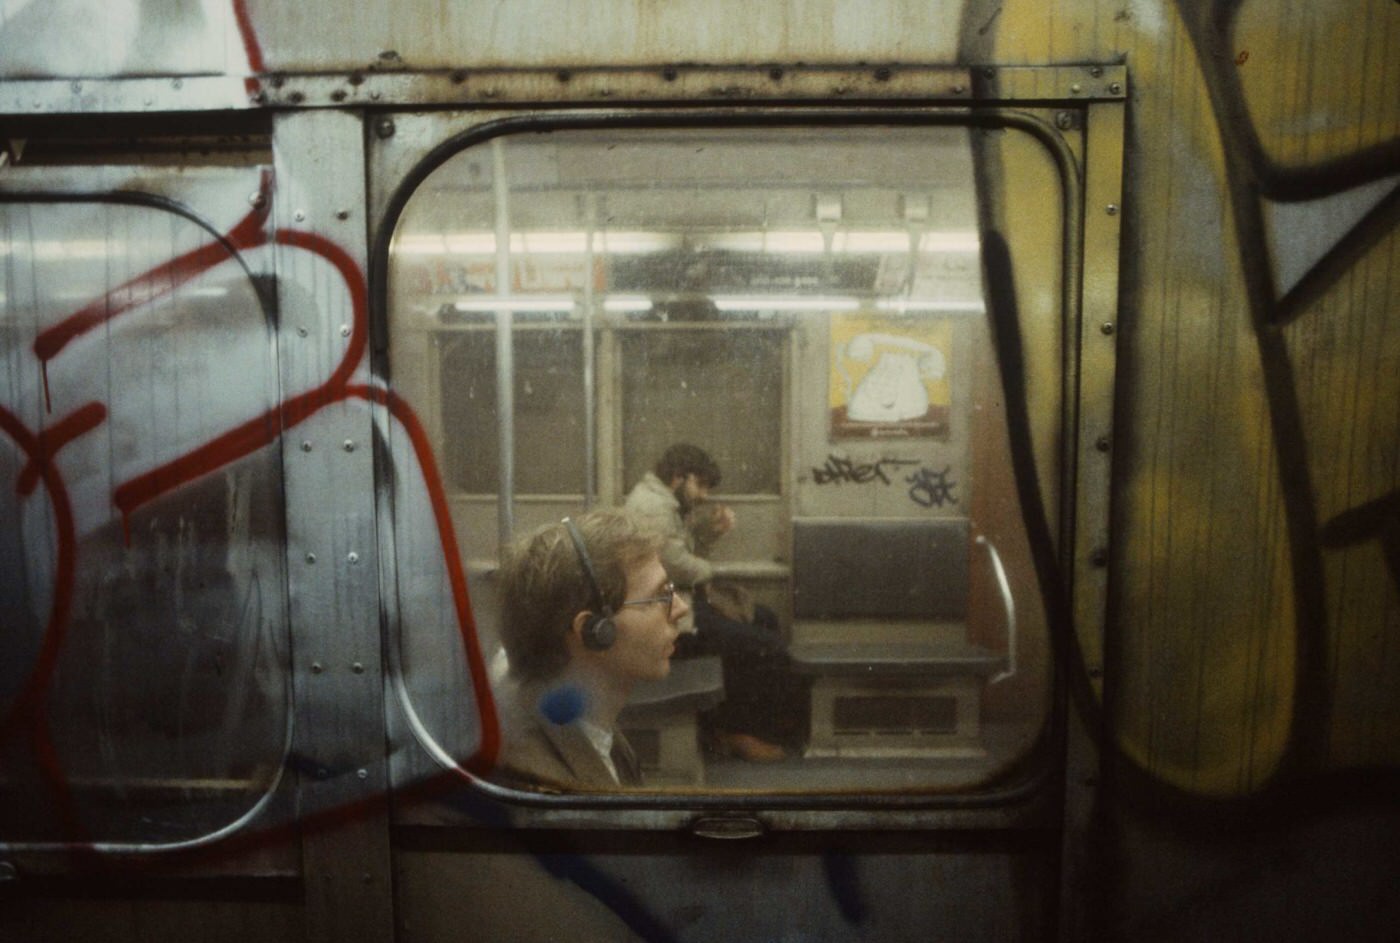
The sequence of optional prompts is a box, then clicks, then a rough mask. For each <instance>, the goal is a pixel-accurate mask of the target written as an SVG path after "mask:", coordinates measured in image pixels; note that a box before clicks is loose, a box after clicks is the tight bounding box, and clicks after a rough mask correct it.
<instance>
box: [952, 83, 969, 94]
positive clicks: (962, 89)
mask: <svg viewBox="0 0 1400 943" xmlns="http://www.w3.org/2000/svg"><path fill="white" fill-rule="evenodd" d="M965 91H967V88H966V87H965V86H962V85H954V86H953V94H954V95H961V94H962V93H963V92H965Z"/></svg>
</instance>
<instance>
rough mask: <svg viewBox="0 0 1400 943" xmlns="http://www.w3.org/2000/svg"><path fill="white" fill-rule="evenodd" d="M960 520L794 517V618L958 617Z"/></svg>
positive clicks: (963, 549) (961, 612)
mask: <svg viewBox="0 0 1400 943" xmlns="http://www.w3.org/2000/svg"><path fill="white" fill-rule="evenodd" d="M967 555H968V521H967V518H937V519H933V520H912V521H911V520H894V519H888V518H850V517H843V518H832V517H822V518H794V519H793V522H792V585H793V615H794V616H795V617H796V618H798V619H843V618H845V619H857V618H889V619H938V620H952V619H962V618H964V617H965V615H966V613H967Z"/></svg>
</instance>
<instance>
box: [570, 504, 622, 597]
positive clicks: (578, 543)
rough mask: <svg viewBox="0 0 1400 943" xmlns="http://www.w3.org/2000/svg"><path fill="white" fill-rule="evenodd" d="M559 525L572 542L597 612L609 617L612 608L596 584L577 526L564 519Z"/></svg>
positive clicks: (595, 573)
mask: <svg viewBox="0 0 1400 943" xmlns="http://www.w3.org/2000/svg"><path fill="white" fill-rule="evenodd" d="M561 523H563V525H564V527H565V529H567V530H568V532H569V539H570V540H571V541H573V544H574V552H575V553H576V554H577V555H578V562H579V563H580V564H582V566H583V575H584V576H586V577H588V585H589V587H590V588H591V589H592V590H593V599H594V601H595V602H596V603H597V604H598V610H599V611H600V612H601V613H602V614H603V615H604V616H611V615H612V614H613V611H612V607H611V606H609V605H608V601H607V599H606V598H604V596H603V587H602V585H601V584H600V583H599V582H598V574H597V572H595V571H594V569H593V561H592V559H590V558H589V556H588V548H587V547H586V546H584V543H583V534H581V533H579V530H578V525H577V524H575V523H574V521H573V518H570V517H566V518H564V520H563V521H562V522H561Z"/></svg>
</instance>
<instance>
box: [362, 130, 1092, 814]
mask: <svg viewBox="0 0 1400 943" xmlns="http://www.w3.org/2000/svg"><path fill="white" fill-rule="evenodd" d="M979 160H980V161H983V162H984V164H985V166H984V168H983V169H984V170H985V171H986V173H985V174H975V173H974V164H975V162H976V161H979ZM979 179H981V180H983V181H984V184H983V185H984V186H994V187H995V190H994V191H988V192H985V193H983V194H979V193H978V191H977V186H978V184H977V181H978V180H979ZM986 181H994V182H993V183H988V182H986ZM1059 181H1060V177H1059V175H1058V173H1057V170H1056V166H1055V163H1054V160H1053V159H1052V157H1051V156H1050V155H1049V153H1048V152H1047V151H1046V150H1045V149H1044V147H1042V146H1041V145H1040V144H1039V143H1038V142H1037V141H1036V140H1035V139H1034V138H1033V137H1032V136H1031V135H1029V134H1026V133H1023V132H1020V131H1016V130H1011V129H990V130H985V131H984V130H972V129H968V128H962V127H899V128H891V127H881V128H869V127H851V128H823V129H820V130H815V129H778V130H774V129H757V128H746V129H739V128H735V129H673V130H658V129H653V130H647V131H639V130H611V131H604V130H587V131H585V130H571V131H558V132H552V133H539V134H531V135H530V136H528V137H504V138H497V139H494V140H491V141H488V142H485V143H482V144H477V145H474V146H471V147H468V148H466V149H464V150H462V151H460V152H458V153H457V154H455V155H454V156H452V157H450V158H449V159H447V160H446V161H445V162H443V163H441V164H440V165H438V166H437V167H436V168H435V169H434V170H432V171H431V172H430V173H429V174H428V175H427V176H426V177H425V179H423V181H422V183H421V184H420V185H419V187H418V189H417V190H416V192H415V193H414V194H413V196H412V197H411V198H410V199H409V200H408V202H407V204H406V206H405V208H404V211H403V213H402V215H401V216H400V217H399V219H398V221H397V227H396V229H395V231H394V235H393V240H392V243H391V248H390V267H389V283H390V284H389V290H390V312H389V357H390V364H391V371H390V373H391V376H392V377H393V378H394V379H393V382H394V388H395V392H396V393H397V394H398V395H399V396H401V397H402V398H403V400H404V402H405V403H406V404H407V405H408V406H409V407H411V409H412V410H413V411H414V414H415V415H416V416H417V417H418V418H419V420H420V421H421V422H422V424H423V430H424V434H423V437H422V439H423V441H425V442H427V443H430V445H431V457H430V459H429V460H428V461H427V462H426V464H425V458H428V457H427V456H424V455H420V454H417V453H415V452H414V450H413V448H412V442H411V441H410V440H409V437H408V436H405V435H400V436H398V437H397V438H395V436H394V434H393V432H392V431H391V432H390V433H389V439H390V450H389V451H390V455H391V458H392V463H393V470H394V480H395V482H396V483H397V484H396V487H397V490H396V495H397V497H396V501H395V505H394V518H393V520H392V522H391V524H392V533H393V534H394V540H395V552H396V555H397V556H398V558H399V561H400V562H399V565H398V567H397V570H396V579H397V588H396V597H395V598H396V600H397V601H398V604H397V606H398V607H397V610H396V612H395V614H394V618H393V620H392V622H393V627H394V631H395V638H394V642H393V644H394V649H395V653H396V667H395V670H396V683H397V685H398V687H399V690H400V693H401V694H402V698H401V702H402V704H403V705H405V710H406V711H407V713H408V714H409V715H410V723H408V724H406V725H405V729H406V730H407V731H408V733H409V734H411V736H409V735H407V734H406V736H405V741H406V742H408V743H411V744H412V746H411V748H410V749H408V750H405V751H404V754H403V759H402V762H401V764H400V770H399V775H400V776H401V777H409V778H412V777H414V776H420V775H428V774H429V773H431V772H432V771H433V770H434V769H435V768H436V767H435V766H434V764H433V763H431V762H430V761H429V759H430V758H435V759H436V760H437V762H438V764H439V765H443V764H445V765H449V766H453V765H456V766H460V767H463V768H471V769H474V770H478V771H479V770H480V769H481V768H482V767H483V766H484V765H486V764H487V762H488V761H494V767H495V768H494V773H493V774H492V775H493V776H494V777H495V778H496V779H497V781H498V782H499V783H501V784H504V785H508V786H511V787H514V788H522V789H545V790H562V791H564V792H571V791H581V792H591V791H598V790H602V791H608V790H613V789H632V790H642V791H661V792H670V791H681V792H685V791H695V790H699V791H704V792H724V791H741V792H751V791H758V792H763V791H766V790H782V791H788V792H791V791H798V792H803V791H807V792H812V793H822V792H830V791H833V790H835V791H849V790H880V791H889V790H907V791H910V792H920V791H924V792H959V791H962V792H971V791H977V790H986V789H992V788H995V787H994V785H993V784H994V783H1005V782H1006V781H1007V777H1008V776H1009V775H1011V774H1010V772H1009V771H1024V770H1025V769H1026V763H1025V760H1026V758H1027V756H1028V755H1030V753H1031V750H1032V747H1033V745H1034V744H1035V743H1036V741H1037V739H1038V738H1039V737H1040V735H1041V733H1042V732H1043V728H1044V726H1045V723H1046V721H1047V718H1048V713H1049V708H1048V705H1049V703H1050V699H1051V688H1052V681H1051V675H1050V668H1049V665H1050V657H1049V643H1048V635H1047V630H1046V620H1045V616H1044V605H1043V602H1042V600H1041V599H1040V597H1039V594H1038V588H1037V587H1038V582H1037V577H1036V574H1035V572H1034V570H1033V567H1032V558H1031V553H1030V548H1029V541H1028V538H1027V520H1028V518H1027V515H1028V514H1030V513H1039V512H1043V513H1045V514H1049V515H1051V516H1052V518H1051V519H1048V520H1046V521H1044V522H1043V523H1044V524H1045V528H1046V529H1045V531H1044V532H1045V533H1056V532H1057V529H1058V521H1057V520H1055V519H1053V515H1054V514H1056V513H1057V511H1056V509H1057V508H1058V503H1059V497H1058V496H1059V493H1060V479H1059V472H1058V468H1057V465H1056V461H1057V453H1056V449H1057V447H1058V443H1059V442H1060V441H1061V436H1062V431H1061V429H1060V421H1061V415H1062V408H1061V407H1062V404H1061V400H1060V397H1061V390H1062V381H1063V377H1062V374H1061V372H1062V369H1063V368H1062V364H1063V357H1062V353H1061V351H1062V345H1063V340H1064V336H1063V328H1062V324H1063V320H1064V316H1063V312H1062V310H1061V301H1060V298H1061V288H1062V286H1063V274H1062V267H1063V264H1064V254H1063V246H1062V245H1061V229H1062V224H1063V218H1062V211H1061V204H1062V194H1061V191H1060V182H1059ZM989 208H994V209H995V210H996V218H1002V219H1006V220H1009V221H1012V222H1008V223H1007V224H1005V225H1004V226H1003V227H1001V231H999V232H998V233H997V234H996V235H995V237H994V238H995V239H996V240H997V244H1001V241H1002V240H1004V241H1005V244H1007V245H1008V247H1009V253H1010V265H1009V268H1005V267H1004V268H1003V271H1006V272H1007V273H1008V274H1007V275H1006V276H1005V278H1006V279H1007V280H1008V281H1009V283H1010V284H1009V286H1008V289H1007V290H1006V291H1001V292H1000V293H998V292H989V291H988V290H987V289H986V288H985V287H984V285H985V281H986V280H985V279H984V276H983V254H984V250H985V247H986V245H987V241H988V238H989V236H988V233H987V232H986V231H985V229H984V227H982V226H979V222H978V220H979V213H985V212H989V211H990V209H989ZM1013 223H1014V225H1013ZM997 298H1000V299H1010V300H1001V301H996V302H995V303H994V301H993V299H997ZM998 317H1000V318H1002V319H1003V321H1002V322H1001V323H1002V332H1003V334H1004V336H1006V337H1014V338H1015V340H1016V343H1015V344H1009V345H1007V349H1017V350H1019V351H1021V352H1022V353H1021V354H1020V355H1019V360H1018V362H1017V363H1016V370H1017V383H1016V384H1015V385H1014V386H1013V387H1011V388H1012V389H1014V390H1015V391H1016V396H1017V397H1018V398H1020V400H1021V401H1019V402H1018V403H1017V404H1016V405H1017V406H1018V407H1022V408H1024V410H1025V415H1027V416H1028V420H1027V422H1026V423H1024V424H1023V425H1024V427H1025V428H1024V429H1022V430H1021V434H1023V435H1024V436H1025V441H1024V442H1022V443H1021V445H1022V446H1023V448H1019V449H1018V448H1016V447H1014V446H1015V443H1014V442H1013V434H1012V431H1011V429H1012V424H1011V423H1009V422H1008V414H1009V409H1008V396H1007V393H1006V389H1007V387H1004V386H1003V383H1002V374H1001V370H1002V366H1001V364H999V362H998V356H997V354H998V350H997V347H996V346H994V345H993V343H992V337H993V331H992V325H993V324H994V323H996V321H995V320H994V319H995V318H998ZM676 446H684V447H682V448H676ZM1017 455H1019V456H1020V457H1019V459H1018V458H1017V457H1016V456H1017ZM434 463H435V467H430V466H434ZM435 469H436V470H435ZM409 471H411V472H412V474H408V472H409ZM1018 477H1020V478H1021V479H1022V484H1032V483H1033V484H1036V485H1038V486H1039V489H1040V492H1041V494H1042V495H1043V496H1044V499H1045V500H1044V506H1043V508H1041V509H1040V510H1039V511H1033V510H1027V509H1025V508H1022V506H1021V504H1020V502H1019V500H1018V493H1020V492H1019V491H1018ZM408 480H412V481H414V482H417V483H418V484H417V485H415V487H417V488H418V490H419V491H420V492H423V493H422V494H418V495H414V494H411V493H410V492H411V491H412V490H413V489H412V488H409V487H408V486H407V485H404V484H403V482H405V481H408ZM434 490H436V491H438V492H440V495H441V500H438V501H434V500H432V498H431V492H433V491H434ZM1030 490H1032V491H1033V490H1034V489H1030ZM602 509H622V510H623V511H624V512H625V513H626V514H628V515H630V520H632V521H634V522H638V523H639V524H640V525H641V526H643V527H645V528H646V529H648V531H649V532H651V533H654V534H655V535H656V540H657V541H658V542H659V546H660V551H659V553H657V554H656V556H655V557H654V560H655V562H656V563H657V564H658V566H659V569H658V568H650V569H649V568H647V567H645V566H643V565H642V562H645V560H644V561H642V562H637V561H633V563H631V564H628V565H626V566H624V565H622V564H621V563H618V562H616V561H617V560H618V559H619V557H618V554H620V553H622V551H621V550H616V551H613V550H610V549H609V547H611V546H613V545H611V544H609V543H608V540H615V541H621V540H622V538H621V537H618V536H617V535H615V534H613V535H612V536H611V537H609V536H607V535H608V534H610V533H611V532H610V531H606V529H603V530H600V531H599V532H598V533H597V534H595V533H593V531H591V530H590V528H589V526H584V525H585V522H589V521H593V520H604V518H603V517H599V518H590V517H589V513H590V512H592V511H598V510H602ZM1046 509H1048V510H1046ZM566 515H567V516H571V517H573V518H577V519H578V524H579V529H580V531H581V534H580V535H579V536H580V538H581V541H580V542H581V543H582V550H580V549H579V545H578V544H579V542H576V541H574V539H573V537H572V536H571V535H568V534H567V533H566V531H567V529H566V528H563V527H561V526H560V525H559V524H558V522H559V521H560V519H561V518H563V517H565V516H566ZM598 526H599V527H600V528H601V527H602V525H601V524H599V525H598ZM542 528H543V531H541V529H542ZM444 532H447V533H448V535H449V536H450V538H451V540H450V544H451V546H449V542H448V541H444V540H443V539H442V537H443V534H444ZM530 535H538V537H537V539H538V540H539V541H541V542H540V543H537V544H536V545H535V550H537V551H538V552H539V553H541V554H546V551H548V552H549V553H557V554H562V555H563V556H562V558H560V560H557V561H555V562H556V563H557V564H558V565H557V566H556V567H555V568H554V570H551V571H550V572H556V571H557V573H559V574H562V575H560V576H559V577H558V578H559V579H563V580H565V581H566V582H568V583H569V588H567V591H565V590H563V589H560V588H559V587H553V586H552V584H550V585H551V587H552V588H551V589H549V591H548V592H546V591H544V590H539V589H538V587H539V586H540V585H541V584H539V583H537V582H531V581H530V579H529V578H527V577H535V576H540V573H542V572H544V571H543V569H540V570H539V572H536V569H531V567H536V568H537V569H538V568H542V567H544V564H531V565H529V566H527V565H526V564H522V563H516V562H511V563H507V564H506V565H504V566H503V564H502V561H503V559H506V557H503V555H502V552H501V548H502V546H504V545H506V544H508V543H509V542H511V541H517V542H518V541H521V540H522V539H529V537H530ZM517 546H519V545H518V544H517ZM617 546H619V547H620V546H622V544H621V543H619V544H617ZM648 546H651V545H648ZM549 548H553V549H552V550H551V549H549ZM532 552H534V551H532ZM655 552H656V551H655V550H654V549H652V550H648V551H647V553H655ZM452 554H456V555H457V558H456V559H452V558H451V555H452ZM595 554H596V555H597V556H598V558H599V559H602V560H603V561H604V563H603V567H604V568H607V567H612V569H611V570H609V573H611V574H612V575H607V574H601V573H598V572H596V571H597V570H598V566H595V565H594V564H595V563H596V561H595V560H594V559H593V557H594V556H595ZM585 556H587V557H588V559H587V561H585V560H584V557H585ZM539 559H550V558H548V556H547V554H546V556H545V557H540V558H539ZM646 559H653V558H651V557H646ZM590 566H593V569H594V570H595V572H594V573H593V575H592V576H590V575H589V567H590ZM454 571H459V572H462V573H464V574H465V576H466V582H467V584H468V586H469V590H470V604H471V615H472V617H473V618H471V619H470V620H468V619H467V616H466V614H465V608H466V607H465V601H464V600H465V595H466V594H462V593H456V594H455V595H454V592H453V590H452V584H453V573H454ZM522 573H523V574H524V575H522ZM658 574H660V575H658ZM540 578H541V579H543V578H544V577H542V576H540ZM569 581H571V582H569ZM653 583H655V584H656V585H651V584H653ZM661 583H669V584H674V585H675V586H676V587H677V588H678V590H679V595H678V596H676V598H675V599H674V600H673V601H671V602H670V603H669V608H668V604H667V603H666V601H665V600H666V598H667V596H668V589H667V587H665V586H662V585H661ZM521 587H535V589H534V590H531V589H529V588H525V589H522V588H521ZM555 590H559V591H560V592H563V595H564V597H567V598H568V599H572V600H574V601H573V602H572V603H563V604H562V605H564V607H565V608H570V606H572V608H571V609H570V611H568V612H554V611H544V610H542V609H540V608H539V606H543V605H545V603H546V602H547V600H548V599H552V598H554V597H553V596H550V595H549V593H550V592H554V591H555ZM532 592H533V593H534V595H530V594H531V593H532ZM570 593H572V594H573V595H572V596H570V595H569V594H570ZM512 594H514V595H512ZM633 603H636V604H635V605H632V604H633ZM579 613H585V614H586V615H584V616H582V617H579ZM593 616H607V617H608V618H607V619H606V620H605V621H606V622H607V623H608V625H607V626H606V627H604V628H601V629H600V628H598V626H597V625H596V624H595V622H596V621H598V620H595V619H593V618H591V617H593ZM468 621H469V622H470V626H469V627H464V626H466V625H467V622H468ZM648 633H650V634H648ZM638 639H641V640H643V641H638ZM646 640H649V641H646ZM648 646H649V647H648ZM542 653H544V654H542ZM474 672H475V674H474ZM473 677H482V678H486V679H489V683H490V690H489V697H487V696H485V695H484V694H483V692H479V691H477V690H476V688H475V687H474V686H473V681H472V679H473ZM497 724H498V725H499V726H498V728H496V729H499V731H500V735H501V739H500V742H499V744H498V745H497V744H491V743H489V741H490V737H488V736H486V735H485V729H486V727H487V726H490V725H497ZM414 741H416V742H414ZM496 746H499V749H498V750H497V749H495V747H496ZM486 754H490V755H489V756H488V755H486ZM413 756H417V757H418V758H419V760H416V761H415V760H413V759H412V757H413ZM1032 765H1033V764H1032ZM1013 778H1014V777H1013Z"/></svg>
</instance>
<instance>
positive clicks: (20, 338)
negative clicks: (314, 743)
mask: <svg viewBox="0 0 1400 943" xmlns="http://www.w3.org/2000/svg"><path fill="white" fill-rule="evenodd" d="M232 176H233V178H234V179H233V180H232V181H231V184H230V185H229V186H228V187H227V188H226V189H225V190H224V191H223V192H224V195H225V197H226V199H224V200H223V201H222V202H221V201H220V200H218V199H215V200H212V201H210V202H209V204H208V205H207V206H206V207H205V209H206V210H207V211H208V212H207V213H206V214H202V215H201V216H200V217H199V219H198V220H197V219H196V218H195V217H193V216H186V215H184V214H182V213H181V212H177V211H174V210H171V209H169V208H166V207H165V206H159V205H150V206H145V205H134V201H133V198H131V197H129V196H128V197H126V198H125V199H123V200H122V201H121V202H23V201H22V200H21V201H19V202H0V259H3V268H0V332H3V333H0V363H3V367H0V371H3V375H4V377H5V385H4V388H3V391H0V423H3V434H0V519H3V521H4V522H5V523H4V525H3V526H0V612H3V613H4V615H3V618H2V619H0V621H3V622H4V627H5V630H4V632H3V633H0V756H2V757H3V761H0V840H3V841H5V842H7V843H16V844H19V845H28V844H37V845H40V846H50V845H54V844H59V845H68V844H79V845H81V844H84V843H88V842H102V843H106V844H108V845H109V846H110V847H114V848H131V849H133V850H148V849H152V848H170V847H178V846H183V845H189V844H190V843H199V842H203V841H206V840H209V839H211V838H213V837H217V836H218V835H220V834H227V833H228V832H230V831H233V830H237V829H238V828H240V827H241V826H242V825H243V824H244V823H246V822H247V821H249V820H250V818H251V817H253V816H254V815H255V813H256V812H257V811H258V810H259V809H260V808H263V807H264V806H265V804H266V803H267V802H269V801H271V800H270V796H271V795H272V794H273V793H274V791H275V789H276V785H277V783H278V782H279V780H280V778H281V777H280V771H281V770H282V769H283V768H284V762H283V761H284V756H285V751H286V742H287V732H288V717H289V709H290V705H289V701H288V694H287V691H286V687H285V685H286V683H287V672H286V669H285V662H286V658H287V655H288V645H287V616H286V612H285V602H284V600H285V591H284V589H283V586H284V585H285V575H284V563H283V561H284V555H285V551H284V549H283V543H284V541H283V527H282V504H281V493H282V487H281V462H280V455H279V453H278V451H277V450H276V448H275V446H274V443H275V441H276V436H277V431H278V424H277V423H276V422H275V421H273V420H271V419H269V420H268V421H267V422H266V423H265V425H264V426H260V427H258V428H259V429H261V430H262V433H264V434H262V435H261V438H258V436H259V434H260V433H259V432H258V431H257V429H255V430H254V431H253V433H252V434H251V436H250V435H248V434H244V435H242V436H241V437H240V436H235V437H234V438H235V439H237V442H236V443H234V444H230V438H229V437H230V435H231V434H232V433H234V432H235V430H238V429H240V428H242V429H244V432H245V433H247V428H246V426H245V424H247V423H249V422H250V421H254V420H257V419H258V418H259V417H264V416H268V415H270V411H272V410H274V409H275V407H276V403H277V389H278V382H277V370H276V362H275V359H274V357H273V354H272V351H273V346H272V344H271V343H270V337H271V333H270V332H271V324H272V321H271V318H270V316H269V313H268V311H267V310H266V309H265V307H264V304H263V302H262V301H261V300H260V295H259V290H258V287H257V286H256V285H255V284H254V281H253V279H254V278H255V277H256V271H257V270H256V268H250V267H248V266H247V265H244V264H240V263H239V261H238V260H237V259H235V258H234V256H232V255H231V254H230V252H229V251H228V242H227V240H226V238H225V234H226V233H228V232H230V231H232V230H234V229H235V227H236V226H237V224H238V222H239V220H240V219H245V221H246V219H247V214H248V213H249V206H248V200H247V194H248V193H249V192H255V190H256V186H257V178H256V177H253V178H251V179H247V176H248V175H247V174H246V173H243V174H235V175H232ZM245 228H246V227H245ZM221 240H223V241H221ZM254 439H256V440H257V441H256V442H254V441H253V440H254Z"/></svg>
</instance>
